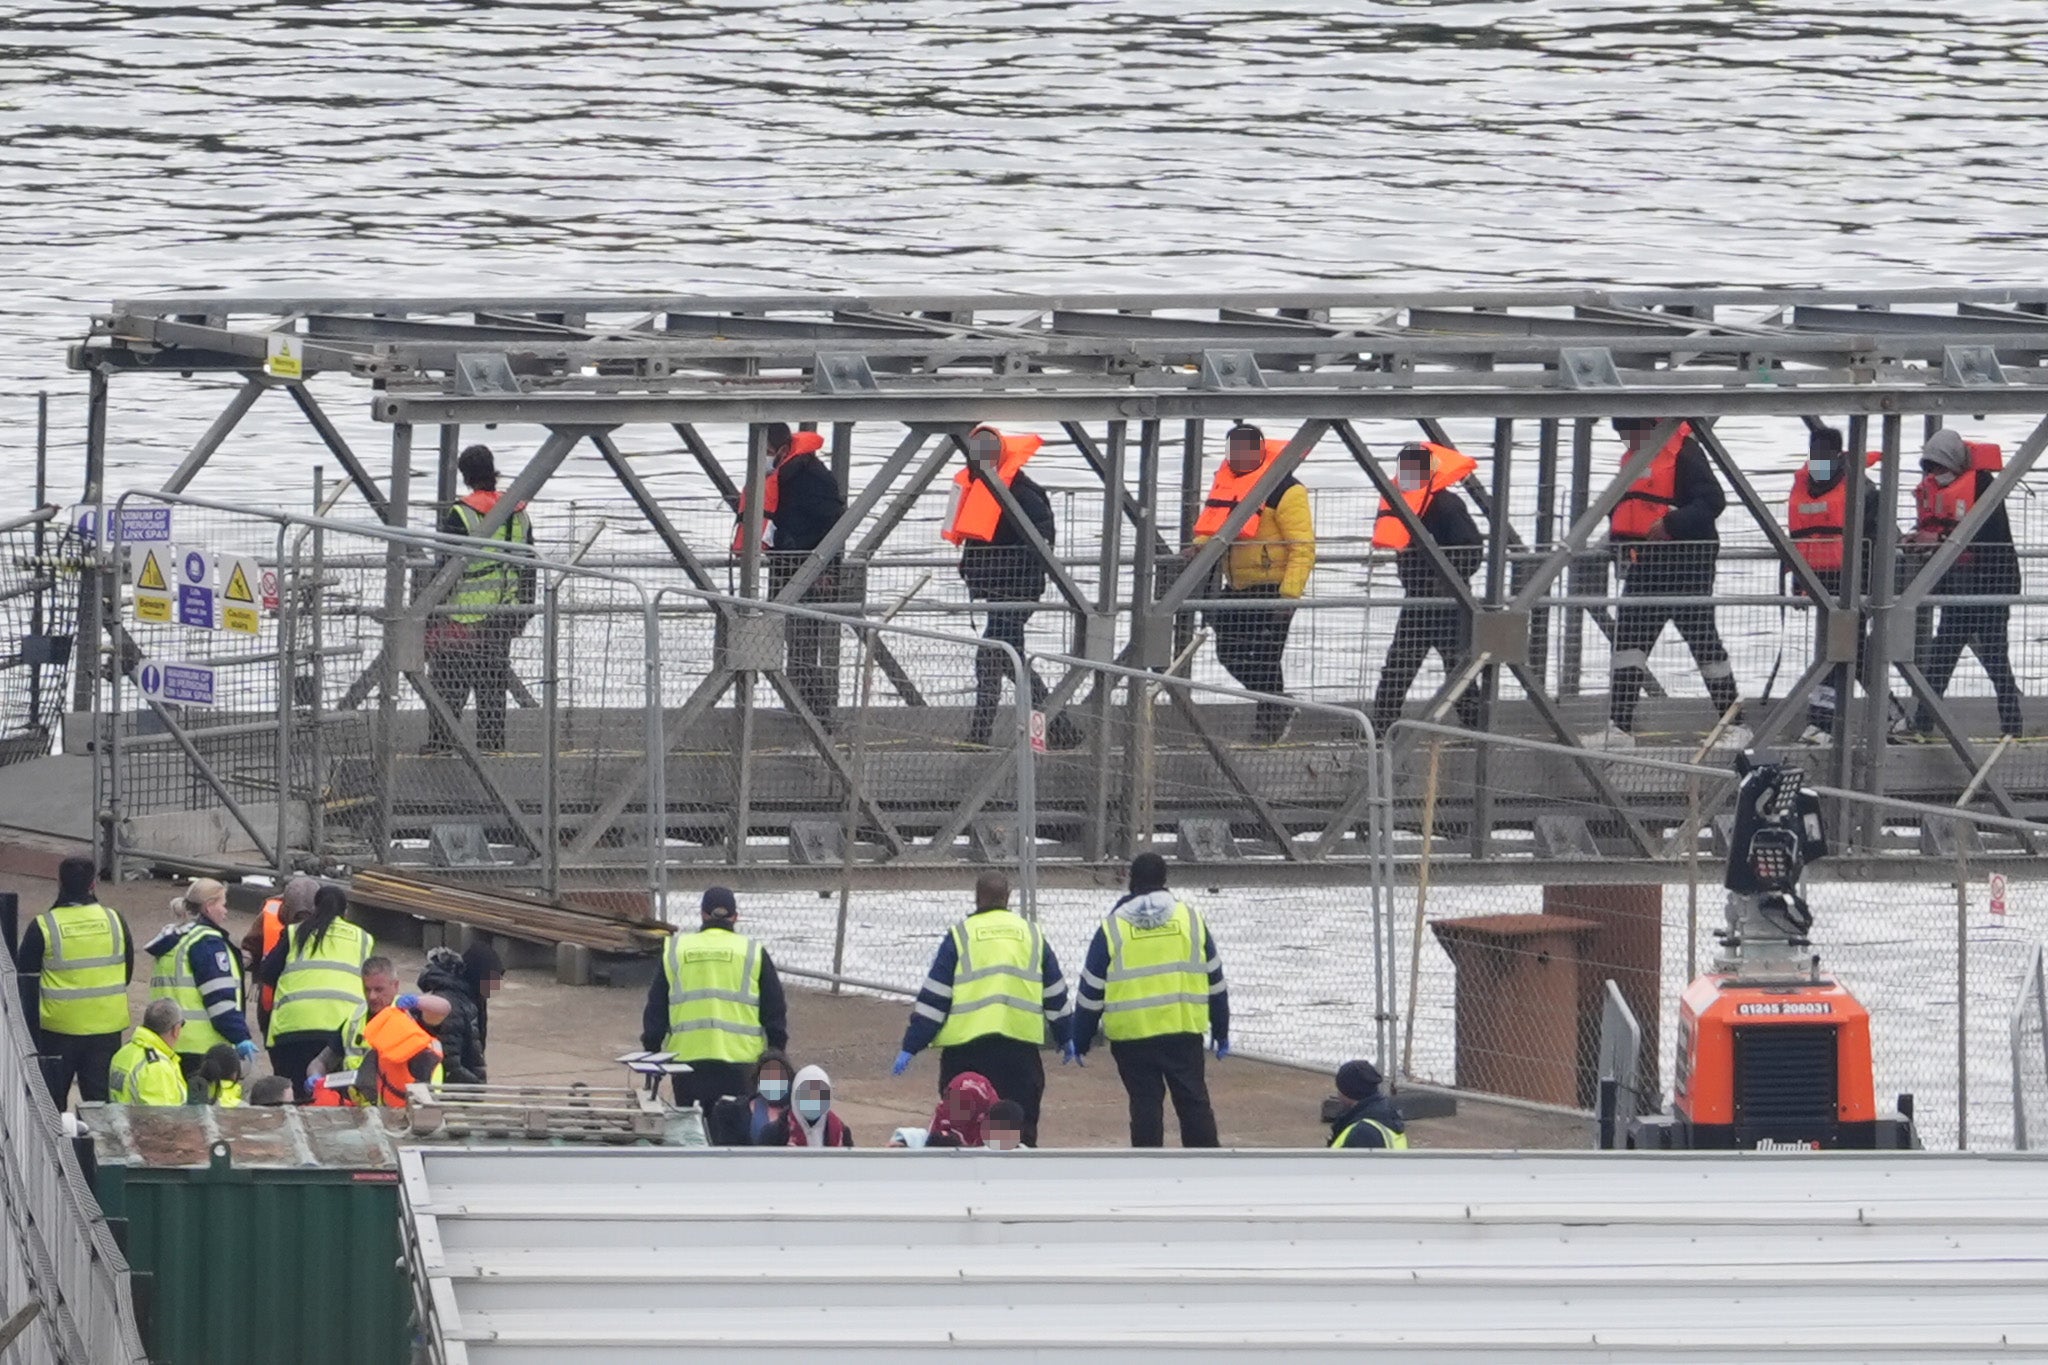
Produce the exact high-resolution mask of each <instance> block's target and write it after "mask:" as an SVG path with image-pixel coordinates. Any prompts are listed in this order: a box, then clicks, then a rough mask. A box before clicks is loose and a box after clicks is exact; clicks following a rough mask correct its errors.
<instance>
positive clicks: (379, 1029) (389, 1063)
mask: <svg viewBox="0 0 2048 1365" xmlns="http://www.w3.org/2000/svg"><path fill="white" fill-rule="evenodd" d="M363 1040H364V1041H365V1042H367V1043H368V1044H369V1045H370V1048H371V1050H372V1051H374V1052H375V1053H376V1054H377V1089H378V1097H377V1100H378V1103H379V1104H382V1105H384V1106H386V1107H387V1108H395V1109H402V1108H404V1107H405V1088H406V1087H407V1086H409V1085H411V1084H412V1083H413V1074H412V1059H413V1058H415V1057H417V1056H419V1055H420V1053H422V1052H426V1051H432V1052H433V1054H434V1055H435V1056H436V1057H439V1056H440V1055H441V1041H440V1039H438V1038H436V1037H434V1035H433V1034H431V1033H429V1032H427V1031H426V1029H425V1028H423V1027H422V1026H421V1025H420V1021H419V1020H417V1019H415V1018H413V1017H412V1016H411V1015H410V1014H407V1013H406V1012H405V1011H404V1010H402V1009H400V1008H398V1006H396V1005H387V1006H386V1007H385V1008H383V1009H382V1010H379V1011H378V1012H377V1015H376V1017H375V1018H373V1019H371V1020H370V1022H369V1024H368V1025H367V1026H366V1027H365V1028H364V1029H363Z"/></svg>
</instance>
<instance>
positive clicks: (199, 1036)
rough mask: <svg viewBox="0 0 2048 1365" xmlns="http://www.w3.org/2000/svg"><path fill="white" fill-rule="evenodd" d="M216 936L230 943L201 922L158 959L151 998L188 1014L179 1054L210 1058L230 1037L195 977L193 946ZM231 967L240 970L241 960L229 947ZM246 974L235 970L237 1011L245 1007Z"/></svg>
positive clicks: (153, 975) (217, 930)
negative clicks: (173, 1004) (219, 1025)
mask: <svg viewBox="0 0 2048 1365" xmlns="http://www.w3.org/2000/svg"><path fill="white" fill-rule="evenodd" d="M208 936H212V937H215V938H218V939H220V940H221V941H222V942H223V943H226V942H227V935H226V934H224V933H222V932H221V931H220V930H219V929H218V928H216V927H215V926H214V925H213V924H211V923H208V922H206V921H203V920H202V921H200V922H199V923H197V924H194V925H193V926H192V927H191V928H190V929H187V930H186V931H185V932H184V934H183V936H182V937H180V938H179V939H178V941H177V942H176V943H174V944H172V945H171V950H170V951H169V952H168V953H165V954H164V955H163V956H162V957H160V958H158V959H157V960H156V970H155V971H153V972H151V973H150V977H149V998H150V999H152V1000H175V1001H177V1002H178V1008H179V1009H180V1010H182V1011H184V1014H185V1027H184V1028H183V1029H181V1030H180V1031H179V1033H178V1051H179V1052H182V1053H186V1054H189V1055H191V1056H195V1057H201V1056H204V1055H206V1053H207V1051H208V1050H209V1049H211V1048H212V1047H214V1046H215V1045H216V1044H219V1043H225V1042H226V1041H227V1040H228V1039H227V1035H226V1034H224V1033H222V1032H221V1031H220V1030H219V1029H217V1028H215V1027H214V1026H213V1016H212V1015H211V1014H209V1013H208V1012H207V1009H206V997H205V996H203V995H201V994H200V991H199V980H198V978H197V977H195V976H193V975H192V946H193V945H194V944H196V943H197V942H199V940H201V939H203V938H206V937H208ZM228 966H229V967H230V968H235V969H238V968H239V966H240V959H238V958H237V957H236V956H235V950H234V946H233V945H232V944H229V946H228ZM243 1003H244V1002H243V985H242V973H241V972H240V971H239V970H236V971H235V1008H236V1009H237V1010H239V1009H241V1008H242V1006H243Z"/></svg>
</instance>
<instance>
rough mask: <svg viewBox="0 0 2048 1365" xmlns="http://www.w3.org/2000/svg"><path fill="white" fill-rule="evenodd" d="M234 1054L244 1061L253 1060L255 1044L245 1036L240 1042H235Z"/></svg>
mask: <svg viewBox="0 0 2048 1365" xmlns="http://www.w3.org/2000/svg"><path fill="white" fill-rule="evenodd" d="M235 1055H236V1056H237V1057H240V1058H241V1059H242V1060H243V1061H245V1062H253V1061H255V1060H256V1044H254V1043H252V1042H250V1041H249V1040H248V1039H247V1038H244V1039H243V1040H242V1041H241V1042H239V1043H236V1044H235Z"/></svg>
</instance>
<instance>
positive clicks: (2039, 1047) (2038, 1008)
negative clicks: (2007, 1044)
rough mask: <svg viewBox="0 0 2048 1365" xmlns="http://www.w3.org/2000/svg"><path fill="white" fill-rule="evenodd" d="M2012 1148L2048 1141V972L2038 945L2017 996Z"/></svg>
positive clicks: (2021, 1149)
mask: <svg viewBox="0 0 2048 1365" xmlns="http://www.w3.org/2000/svg"><path fill="white" fill-rule="evenodd" d="M2010 1027H2011V1036H2012V1145H2013V1150H2014V1151H2016V1152H2030V1151H2033V1150H2035V1149H2036V1148H2037V1147H2039V1146H2040V1145H2042V1144H2043V1143H2044V1142H2048V973H2044V970H2043V962H2042V950H2041V945H2040V944H2039V943H2036V944H2035V945H2034V951H2033V952H2032V954H2030V955H2029V956H2028V959H2027V966H2026V970H2025V971H2024V972H2022V973H2021V974H2020V988H2019V992H2018V994H2017V995H2015V996H2014V997H2013V1002H2012V1019H2011V1026H2010Z"/></svg>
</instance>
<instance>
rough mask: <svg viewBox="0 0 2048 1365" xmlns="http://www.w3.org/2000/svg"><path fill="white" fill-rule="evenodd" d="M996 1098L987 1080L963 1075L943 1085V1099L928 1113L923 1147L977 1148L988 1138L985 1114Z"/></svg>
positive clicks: (970, 1073)
mask: <svg viewBox="0 0 2048 1365" xmlns="http://www.w3.org/2000/svg"><path fill="white" fill-rule="evenodd" d="M999 1098H1000V1097H999V1096H998V1095H997V1094H996V1088H995V1086H993V1085H991V1084H989V1080H988V1077H986V1076H984V1075H982V1074H981V1073H980V1072H978V1071H963V1072H961V1073H960V1074H959V1075H957V1076H955V1077H954V1078H953V1079H952V1080H950V1081H948V1082H946V1096H945V1098H944V1099H942V1100H940V1101H939V1107H938V1108H937V1109H935V1110H933V1111H932V1123H931V1127H930V1129H929V1130H927V1132H926V1134H925V1140H924V1145H925V1146H927V1147H979V1146H981V1145H982V1143H983V1142H985V1141H986V1140H987V1137H988V1114H989V1110H990V1109H991V1108H992V1107H994V1105H995V1103H996V1101H997V1100H998V1099H999Z"/></svg>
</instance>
